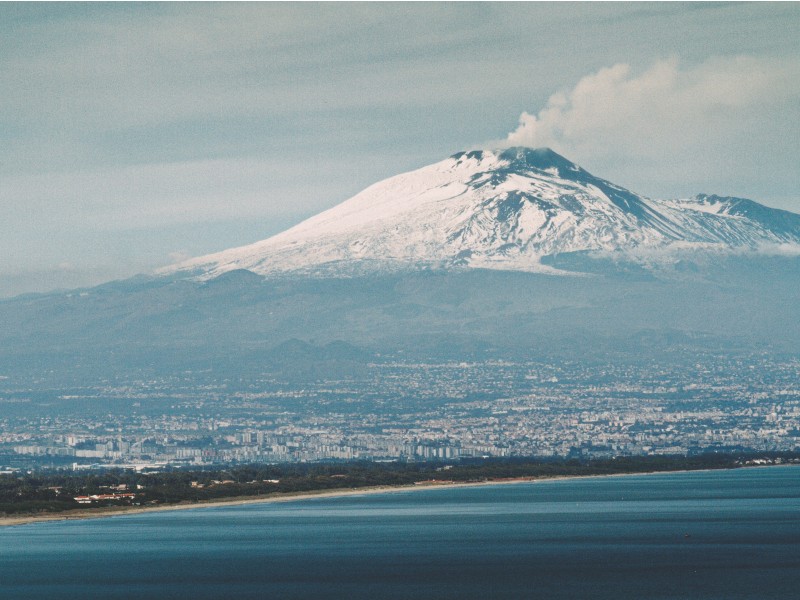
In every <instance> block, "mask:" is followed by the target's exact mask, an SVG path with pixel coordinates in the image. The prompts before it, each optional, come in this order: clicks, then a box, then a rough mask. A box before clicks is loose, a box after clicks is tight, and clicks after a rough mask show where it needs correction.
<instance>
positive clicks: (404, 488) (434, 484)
mask: <svg viewBox="0 0 800 600" xmlns="http://www.w3.org/2000/svg"><path fill="white" fill-rule="evenodd" d="M748 468H758V467H748ZM707 470H709V469H696V470H692V471H691V472H702V471H707ZM685 472H687V471H685V470H676V471H649V472H645V473H612V474H608V475H557V476H553V477H518V478H509V479H492V480H487V481H471V482H454V481H447V480H441V481H424V482H419V483H416V484H411V485H401V486H374V487H364V488H347V489H335V490H319V491H308V492H295V493H288V494H279V495H278V494H276V495H270V496H239V497H236V498H220V499H217V500H205V501H202V502H184V503H179V504H162V505H155V506H107V507H98V508H87V509H75V510H70V511H65V512H60V513H51V514H47V513H45V514H39V515H18V516H17V515H12V516H7V517H0V527H10V526H16V525H27V524H31V523H41V522H46V521H75V520H83V519H101V518H108V517H115V516H120V515H132V514H140V513H150V512H163V511H171V510H187V509H193V508H203V507H211V506H240V505H244V504H270V503H278V502H294V501H297V500H308V499H312V498H336V497H342V496H365V495H373V494H386V493H394V492H408V491H414V490H430V489H437V488H466V487H483V486H489V485H513V484H521V483H544V482H548V481H566V480H572V479H597V478H608V477H630V476H634V475H658V474H665V473H685Z"/></svg>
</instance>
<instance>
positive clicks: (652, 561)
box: [0, 467, 800, 600]
mask: <svg viewBox="0 0 800 600" xmlns="http://www.w3.org/2000/svg"><path fill="white" fill-rule="evenodd" d="M0 598H3V599H14V600H16V599H24V598H37V599H38V598H42V599H44V598H47V599H48V600H51V599H54V598H75V599H80V598H87V599H88V598H103V599H114V598H153V599H168V598H192V599H201V598H215V599H216V598H222V599H231V600H233V599H243V598H281V599H283V598H370V599H372V600H377V599H382V598H409V599H411V598H436V599H440V598H459V599H462V598H480V599H487V598H543V599H553V598H570V599H574V598H591V599H604V598H613V599H625V598H631V599H633V598H636V599H641V598H671V599H678V598H680V599H702V600H707V599H712V598H713V599H719V600H730V599H736V598H752V599H758V600H763V599H768V598H781V599H787V598H800V467H774V468H761V469H742V470H737V471H718V472H703V473H672V474H664V475H647V476H631V477H612V478H600V479H583V480H571V481H550V482H539V483H525V484H516V485H497V486H486V487H479V488H460V489H446V488H445V489H427V490H417V491H410V492H395V493H388V494H381V495H365V496H350V497H341V498H329V499H308V500H301V501H293V502H287V503H281V504H260V505H249V506H237V507H210V508H199V509H192V510H184V511H174V512H161V513H150V514H141V515H126V516H119V517H113V518H107V519H98V520H88V521H71V522H56V523H38V524H34V525H26V526H22V527H11V528H3V529H2V530H0Z"/></svg>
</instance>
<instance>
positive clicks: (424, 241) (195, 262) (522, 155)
mask: <svg viewBox="0 0 800 600" xmlns="http://www.w3.org/2000/svg"><path fill="white" fill-rule="evenodd" d="M781 244H800V215H796V214H793V213H789V212H786V211H780V210H775V209H770V208H767V207H765V206H762V205H760V204H758V203H756V202H753V201H751V200H744V199H739V198H720V197H717V196H706V195H700V196H697V197H696V198H693V199H684V200H667V201H663V200H652V199H648V198H644V197H642V196H639V195H637V194H634V193H633V192H630V191H628V190H626V189H624V188H621V187H619V186H617V185H614V184H612V183H610V182H608V181H605V180H603V179H600V178H598V177H595V176H594V175H592V174H590V173H588V172H587V171H585V170H584V169H582V168H580V167H579V166H577V165H575V164H573V163H572V162H570V161H569V160H567V159H566V158H564V157H562V156H560V155H558V154H556V153H555V152H553V151H552V150H549V149H547V148H543V149H537V150H533V149H529V148H510V149H507V150H502V151H479V150H476V151H472V152H460V153H458V154H454V155H453V156H451V157H449V158H448V159H446V160H443V161H441V162H439V163H436V164H433V165H430V166H427V167H423V168H421V169H418V170H416V171H412V172H409V173H404V174H401V175H398V176H395V177H391V178H389V179H386V180H384V181H382V182H379V183H376V184H374V185H372V186H370V187H369V188H367V189H366V190H364V191H363V192H361V193H359V194H357V195H356V196H354V197H353V198H351V199H349V200H347V201H345V202H343V203H342V204H340V205H338V206H336V207H334V208H332V209H330V210H327V211H325V212H323V213H321V214H319V215H316V216H314V217H312V218H310V219H307V220H306V221H304V222H302V223H300V224H298V225H296V226H295V227H292V228H291V229H289V230H287V231H285V232H283V233H281V234H278V235H276V236H273V237H271V238H269V239H266V240H264V241H261V242H257V243H255V244H251V245H248V246H243V247H240V248H234V249H231V250H226V251H223V252H219V253H216V254H211V255H207V256H203V257H199V258H195V259H192V260H189V261H185V262H183V263H180V264H178V265H174V266H172V267H168V268H166V269H163V270H162V273H190V274H193V275H198V276H200V277H201V278H210V277H214V276H217V275H219V274H221V273H224V272H227V271H231V270H234V269H248V270H250V271H253V272H255V273H258V274H262V275H266V274H276V273H287V272H291V273H298V274H329V275H353V274H358V273H364V272H376V271H377V272H388V271H393V270H400V269H407V268H409V267H411V268H420V267H444V268H459V267H473V268H490V269H500V270H517V271H532V272H536V271H539V272H547V271H552V269H551V268H550V267H548V266H545V265H544V264H542V262H541V259H542V258H543V257H547V256H552V255H557V254H562V253H571V252H584V251H594V252H617V253H618V252H622V253H636V252H637V251H641V250H646V251H649V250H653V249H655V250H665V249H672V248H687V247H688V248H716V249H724V250H727V249H740V248H746V249H758V248H761V247H764V246H769V245H781Z"/></svg>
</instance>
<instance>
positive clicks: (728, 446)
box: [0, 356, 800, 470]
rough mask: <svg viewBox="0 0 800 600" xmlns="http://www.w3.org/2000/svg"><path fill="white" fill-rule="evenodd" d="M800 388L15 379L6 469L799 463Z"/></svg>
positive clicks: (0, 451) (443, 369)
mask: <svg viewBox="0 0 800 600" xmlns="http://www.w3.org/2000/svg"><path fill="white" fill-rule="evenodd" d="M737 361H738V362H737ZM198 379H202V380H201V381H200V382H198ZM799 381H800V362H798V361H796V360H789V361H786V362H779V361H776V360H774V359H766V358H761V359H759V357H749V358H748V359H747V360H745V359H732V358H719V357H713V356H712V357H707V359H706V360H705V362H702V363H701V362H696V363H694V364H691V365H682V366H679V367H678V366H672V367H670V366H665V365H657V364H652V365H647V366H646V368H645V366H643V365H631V366H629V365H618V364H617V365H615V364H598V365H592V366H587V365H577V364H569V363H559V364H554V363H543V362H536V363H534V362H530V363H524V362H504V361H487V362H472V363H468V362H459V363H448V362H443V363H411V362H400V361H395V362H388V361H387V362H385V363H380V364H371V365H369V367H368V369H367V370H366V372H365V373H364V375H363V376H362V377H360V378H350V379H343V380H337V381H331V380H324V381H319V382H317V383H309V382H308V381H305V382H303V383H302V385H300V384H292V383H290V382H286V381H277V380H275V379H266V378H265V379H260V380H259V379H249V380H233V379H219V378H214V377H213V376H211V375H206V376H205V378H204V379H203V378H202V374H197V373H184V374H182V375H181V376H175V377H169V378H167V377H162V378H151V379H141V380H130V381H123V382H115V383H106V384H104V385H100V386H90V387H82V388H76V389H68V390H67V389H60V390H56V391H52V390H45V391H42V390H36V389H34V388H33V387H26V385H25V383H24V382H16V381H14V380H13V379H12V378H7V379H4V380H2V381H1V382H0V384H2V387H0V403H2V405H3V406H4V411H3V412H2V413H0V431H2V434H0V467H2V468H3V469H6V470H14V469H20V468H22V469H24V468H31V467H37V466H38V467H55V468H71V469H82V468H91V467H103V466H109V467H123V468H132V469H143V468H148V467H159V466H166V465H170V466H191V467H198V466H202V465H219V464H232V463H292V462H314V461H332V460H333V461H336V460H368V461H449V460H457V459H460V458H480V457H533V456H536V457H566V458H569V457H581V458H603V457H615V456H647V455H692V454H699V453H707V452H730V451H795V450H797V449H798V448H800V385H798V382H799ZM42 403H46V404H47V405H48V408H49V410H48V411H46V413H45V412H44V411H37V410H36V407H37V406H39V405H40V404H42ZM58 407H64V408H65V409H66V408H67V407H68V408H69V410H58Z"/></svg>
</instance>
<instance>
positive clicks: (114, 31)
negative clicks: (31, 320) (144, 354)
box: [0, 3, 800, 296]
mask: <svg viewBox="0 0 800 600" xmlns="http://www.w3.org/2000/svg"><path fill="white" fill-rule="evenodd" d="M0 132H2V139H3V144H2V146H0V223H1V224H2V225H0V256H2V263H0V296H8V295H12V294H18V293H22V292H27V291H35V290H39V291H43V290H49V289H53V288H58V287H76V286H81V285H89V284H94V283H99V282H101V281H105V280H108V279H113V278H120V277H127V276H129V275H133V274H135V273H138V272H147V271H149V270H151V269H153V268H155V267H158V266H162V265H165V264H168V263H170V262H174V260H176V259H178V258H182V257H185V256H189V255H198V254H204V253H207V252H211V251H215V250H220V249H223V248H227V247H231V246H236V245H242V244H245V243H250V242H253V241H256V240H259V239H263V238H265V237H268V236H269V235H271V234H273V233H276V232H278V231H280V230H282V229H285V228H286V227H287V226H289V225H291V224H294V223H296V222H298V221H299V220H301V219H302V218H305V217H307V216H310V215H312V214H315V213H316V212H319V211H320V210H322V209H324V208H328V207H330V206H333V205H334V204H337V203H339V202H341V201H342V200H344V199H346V198H348V197H349V196H351V195H353V194H355V193H356V192H358V191H360V190H361V189H363V188H364V187H366V186H367V185H369V184H371V183H374V182H375V181H378V180H380V179H383V178H385V177H388V176H391V175H394V174H397V173H399V172H402V171H407V170H410V169H413V168H417V167H421V166H423V165H426V164H429V163H431V162H435V161H437V160H441V159H443V158H445V157H446V156H448V155H450V154H452V153H454V152H456V151H459V150H462V149H469V148H474V147H486V146H498V145H503V144H512V143H513V144H520V145H522V144H524V145H533V146H542V145H547V146H551V147H553V148H554V149H555V150H557V151H559V152H561V153H563V154H565V155H566V156H567V157H568V158H570V159H572V160H574V161H575V162H577V163H579V164H581V165H582V166H583V167H584V168H586V169H588V170H589V171H591V172H593V173H595V174H596V175H599V176H601V177H604V178H606V179H610V180H611V181H613V182H615V183H618V184H620V185H623V186H625V187H628V188H629V189H632V190H634V191H636V192H639V193H642V194H645V195H648V196H655V197H676V196H688V195H694V194H696V193H700V192H703V193H718V194H725V195H736V196H744V197H749V198H753V199H755V200H758V201H761V202H763V203H765V204H769V205H771V206H775V207H779V208H785V209H789V210H794V211H796V212H800V194H798V190H800V185H799V184H800V166H799V165H798V156H800V4H798V3H777V4H770V3H754V4H743V3H733V4H727V3H714V4H699V3H692V4H679V3H665V4H641V3H634V4H610V3H593V4H567V3H555V4H525V3H514V4H495V3H490V4H478V3H466V4H463V3H455V4H453V3H448V4H418V3H412V4H385V3H381V4H345V3H335V4H323V5H319V4H310V3H304V4H233V3H224V4H190V3H177V4H160V3H159V4H96V3H88V4H38V3H34V4H29V3H24V4H11V3H2V4H0Z"/></svg>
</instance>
